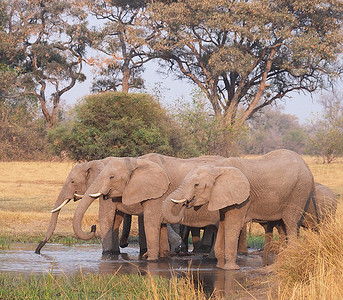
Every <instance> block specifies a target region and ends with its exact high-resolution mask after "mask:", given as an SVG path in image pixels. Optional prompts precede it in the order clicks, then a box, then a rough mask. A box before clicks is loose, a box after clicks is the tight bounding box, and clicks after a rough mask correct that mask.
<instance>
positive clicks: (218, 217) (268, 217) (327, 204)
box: [36, 149, 337, 269]
mask: <svg viewBox="0 0 343 300" xmlns="http://www.w3.org/2000/svg"><path fill="white" fill-rule="evenodd" d="M97 198H99V225H100V237H101V243H102V250H103V254H118V253H119V237H118V231H119V230H118V229H119V226H120V224H121V222H122V220H123V216H124V214H128V215H138V216H139V220H140V221H141V223H142V225H144V233H145V237H146V245H147V253H146V255H147V259H148V260H152V261H153V260H157V259H158V258H159V257H165V256H168V255H169V252H170V246H169V242H168V235H167V227H166V226H165V225H164V224H166V223H170V224H183V225H186V226H191V227H200V228H202V227H205V226H208V225H216V226H217V228H218V230H217V236H216V240H215V244H214V253H215V256H216V259H217V267H218V268H222V269H239V266H238V265H237V263H236V257H237V248H238V241H239V235H240V232H241V230H242V229H243V228H244V226H245V224H246V223H247V222H249V221H254V222H258V223H260V224H261V225H262V226H263V227H264V228H265V231H266V245H268V244H270V243H269V241H270V240H271V238H272V232H273V227H277V228H278V230H279V233H280V236H282V237H284V239H285V240H286V239H287V242H291V241H292V240H293V239H295V238H297V235H298V231H299V227H300V226H304V227H310V228H313V227H315V226H316V224H317V223H318V222H321V221H325V219H326V217H327V216H328V215H329V214H332V213H334V212H335V210H336V205H337V202H336V198H335V196H334V195H333V193H332V192H331V191H330V190H329V189H328V188H327V187H324V186H322V185H319V184H316V183H315V182H314V179H313V175H312V173H311V171H310V169H309V168H308V166H307V165H306V163H305V162H304V160H303V159H302V158H301V157H300V156H299V155H298V154H296V153H295V152H293V151H289V150H283V149H282V150H275V151H272V152H270V153H268V154H266V155H264V156H262V157H260V158H258V159H242V158H235V157H230V158H224V157H221V156H201V157H198V158H190V159H180V158H174V157H170V156H165V155H160V154H155V153H152V154H147V155H143V156H140V157H136V158H133V157H108V158H105V159H103V160H94V161H90V162H87V163H80V164H77V165H76V166H75V167H74V168H73V169H72V170H71V172H70V174H69V176H68V177H67V179H66V181H65V183H64V186H63V188H62V190H61V192H60V194H59V196H58V198H57V200H56V202H55V205H54V208H53V210H52V215H51V221H50V224H49V228H48V230H47V233H46V235H45V237H44V239H43V240H42V241H41V242H40V244H39V245H38V247H37V249H36V253H40V250H41V248H42V247H43V246H44V245H45V243H46V242H47V241H48V240H49V238H50V237H51V235H52V234H53V232H54V230H55V227H56V223H57V218H58V214H59V212H60V210H61V209H62V208H63V206H65V205H66V204H67V203H68V202H69V201H71V200H74V201H77V200H80V202H79V204H78V206H77V208H76V211H75V213H74V219H73V229H74V232H75V234H76V236H77V237H79V238H81V239H90V238H92V237H93V236H94V235H95V230H96V229H95V226H92V230H91V231H90V232H84V231H83V230H82V228H81V222H82V219H83V217H84V215H85V213H86V211H87V209H88V208H89V206H90V205H91V204H92V202H93V201H94V200H95V199H97ZM142 228H143V226H142ZM142 235H144V234H142ZM143 244H144V242H143V241H142V242H141V247H144V246H143ZM268 251H269V247H267V246H266V247H265V252H264V254H265V255H264V262H265V263H266V259H267V258H266V257H267V256H268Z"/></svg>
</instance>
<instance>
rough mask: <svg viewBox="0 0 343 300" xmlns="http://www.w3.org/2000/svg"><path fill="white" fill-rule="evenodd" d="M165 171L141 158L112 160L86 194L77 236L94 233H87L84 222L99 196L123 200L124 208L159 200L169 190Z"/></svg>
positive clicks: (77, 219) (75, 222)
mask: <svg viewBox="0 0 343 300" xmlns="http://www.w3.org/2000/svg"><path fill="white" fill-rule="evenodd" d="M169 184H170V181H169V178H168V176H167V174H166V173H165V171H164V170H163V169H162V168H161V167H160V166H159V165H158V164H156V163H154V162H151V161H149V160H146V159H139V158H129V157H126V158H122V157H118V158H112V159H111V161H110V162H109V163H108V164H107V165H106V167H105V168H104V169H103V170H102V171H101V173H100V174H99V175H98V177H97V178H96V180H95V181H94V182H93V183H92V185H91V186H90V187H89V188H88V189H87V191H86V192H85V194H84V196H83V198H82V200H81V201H80V203H79V205H78V207H77V209H76V211H75V214H74V219H73V228H74V232H75V234H76V235H77V236H78V237H79V238H81V239H85V240H87V239H90V238H92V237H93V236H94V234H95V232H92V231H91V232H90V233H85V232H84V231H83V230H82V228H81V222H82V219H83V216H84V214H85V213H86V211H87V209H88V207H89V206H90V204H91V203H92V202H93V201H94V200H95V199H96V198H98V197H101V198H102V200H101V201H111V200H106V199H108V198H118V197H120V198H121V201H122V203H123V204H124V205H134V204H139V203H141V202H143V201H145V200H150V199H157V198H160V197H161V196H162V195H163V194H164V193H165V192H166V191H167V190H168V187H169Z"/></svg>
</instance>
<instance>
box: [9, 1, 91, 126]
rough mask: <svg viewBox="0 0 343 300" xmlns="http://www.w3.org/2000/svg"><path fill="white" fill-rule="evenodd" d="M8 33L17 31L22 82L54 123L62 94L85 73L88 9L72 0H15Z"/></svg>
mask: <svg viewBox="0 0 343 300" xmlns="http://www.w3.org/2000/svg"><path fill="white" fill-rule="evenodd" d="M6 8H7V15H8V20H7V26H6V34H7V36H15V37H16V38H17V39H16V40H15V42H16V44H15V47H14V49H15V52H14V53H13V52H10V51H9V52H8V55H9V56H11V55H15V54H16V53H18V52H20V53H21V60H20V62H19V63H18V64H17V66H16V70H17V72H18V76H17V80H16V86H17V88H18V89H20V92H21V94H22V95H26V96H31V97H35V98H36V99H38V101H39V103H40V106H41V109H42V112H43V114H44V117H45V119H46V121H47V123H48V126H49V127H50V128H53V127H54V126H55V124H56V121H57V112H58V109H59V105H60V100H61V96H62V95H63V94H64V93H65V92H67V91H69V90H70V89H71V88H73V87H74V85H75V83H76V82H77V81H83V80H84V79H85V76H84V74H83V73H82V60H83V56H84V54H85V47H86V42H87V34H86V21H85V15H84V12H83V11H81V10H80V9H77V8H76V7H74V6H73V5H72V4H71V3H70V2H68V1H60V0H58V1H57V0H25V1H24V0H10V1H8V2H7V7H6Z"/></svg>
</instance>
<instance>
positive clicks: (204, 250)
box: [193, 245, 211, 253]
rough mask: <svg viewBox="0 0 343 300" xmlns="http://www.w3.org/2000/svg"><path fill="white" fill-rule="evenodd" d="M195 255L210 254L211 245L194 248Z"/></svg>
mask: <svg viewBox="0 0 343 300" xmlns="http://www.w3.org/2000/svg"><path fill="white" fill-rule="evenodd" d="M193 252H194V253H210V252H211V245H201V246H200V247H197V248H194V250H193Z"/></svg>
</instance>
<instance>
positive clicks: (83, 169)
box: [35, 158, 110, 254]
mask: <svg viewBox="0 0 343 300" xmlns="http://www.w3.org/2000/svg"><path fill="white" fill-rule="evenodd" d="M109 160H110V158H106V159H103V160H93V161H90V162H87V163H79V164H77V165H75V166H74V167H73V169H72V170H71V171H70V173H69V175H68V177H67V179H66V181H65V182H64V185H63V187H62V189H61V192H60V193H59V195H58V197H57V199H56V202H55V204H54V206H53V209H52V210H51V219H50V223H49V227H48V230H47V232H46V234H45V237H44V239H43V240H42V241H41V242H40V243H39V245H38V246H37V248H36V250H35V253H37V254H40V251H41V249H42V248H43V246H44V245H45V244H46V243H47V241H48V240H49V239H50V237H51V235H52V234H53V232H54V230H55V228H56V224H57V219H58V215H59V213H60V211H61V209H62V208H63V207H65V206H66V205H67V204H68V203H69V202H70V201H71V200H74V201H78V200H80V199H81V198H82V196H83V193H84V192H85V191H86V190H87V188H88V187H89V186H90V184H91V183H92V182H93V181H94V179H95V178H96V176H97V175H98V174H99V173H100V171H101V170H102V169H103V168H104V167H105V166H106V164H107V162H108V161H109Z"/></svg>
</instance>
